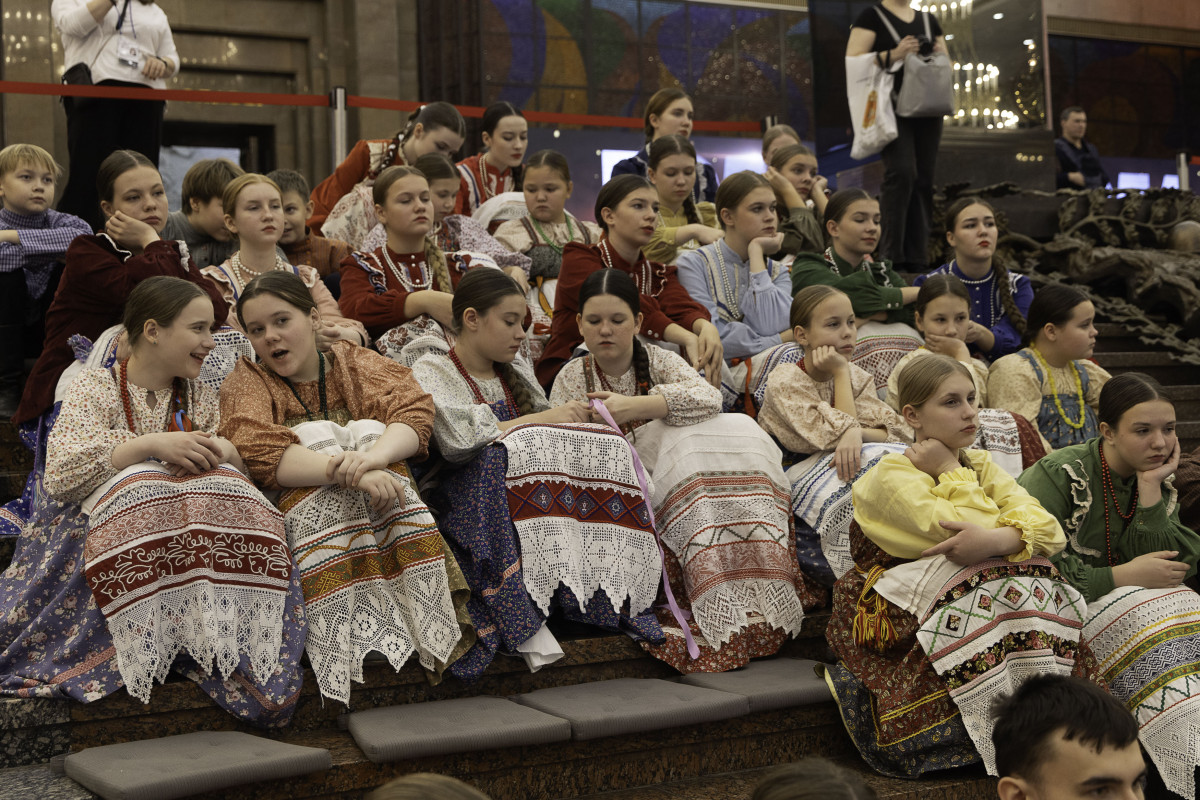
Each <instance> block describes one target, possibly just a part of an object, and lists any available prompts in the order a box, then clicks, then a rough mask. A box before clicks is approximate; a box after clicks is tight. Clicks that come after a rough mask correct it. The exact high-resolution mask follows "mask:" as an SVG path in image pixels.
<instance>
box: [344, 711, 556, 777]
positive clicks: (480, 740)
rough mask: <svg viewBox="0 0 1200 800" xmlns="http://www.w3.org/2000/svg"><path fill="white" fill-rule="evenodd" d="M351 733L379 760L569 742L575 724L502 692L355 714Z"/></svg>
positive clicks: (352, 716) (368, 752)
mask: <svg viewBox="0 0 1200 800" xmlns="http://www.w3.org/2000/svg"><path fill="white" fill-rule="evenodd" d="M349 728H350V735H351V736H353V737H354V741H356V742H357V743H358V746H359V747H360V748H362V751H363V752H364V753H365V754H366V756H367V758H369V759H371V760H372V761H374V762H375V763H376V764H382V763H385V762H388V761H397V760H399V759H402V758H419V757H421V756H436V755H443V754H446V753H467V752H470V751H472V750H486V749H490V748H493V747H517V746H519V745H529V744H549V743H550V742H565V741H567V740H569V739H570V738H571V725H570V723H568V722H567V721H566V720H563V719H558V718H557V717H552V716H549V715H547V714H543V713H541V712H540V711H535V710H533V709H532V708H525V707H523V706H519V705H517V704H516V703H513V702H510V701H509V700H506V699H504V698H502V697H463V698H460V699H457V700H438V701H435V702H429V703H413V704H412V705H404V706H391V707H388V708H372V709H370V710H369V711H359V712H356V713H354V714H351V715H350V718H349Z"/></svg>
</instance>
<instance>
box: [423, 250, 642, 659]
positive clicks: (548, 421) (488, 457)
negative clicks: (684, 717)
mask: <svg viewBox="0 0 1200 800" xmlns="http://www.w3.org/2000/svg"><path fill="white" fill-rule="evenodd" d="M453 313H454V325H455V330H456V333H457V339H456V341H455V344H454V346H453V347H452V348H450V347H447V346H446V345H445V343H444V342H441V341H437V340H433V339H432V338H431V337H426V338H425V339H422V340H421V342H420V343H419V344H424V345H427V347H426V352H425V353H424V354H423V355H422V356H421V357H420V358H419V359H418V360H417V361H416V363H415V365H414V366H413V373H414V374H415V375H416V376H417V379H418V380H419V381H420V382H421V385H422V386H423V387H425V389H426V391H428V392H430V393H431V394H432V395H433V399H434V402H435V404H436V408H437V415H436V417H435V420H434V439H435V441H436V443H437V446H438V449H439V450H440V452H441V455H442V456H443V457H444V458H445V459H446V460H447V461H448V462H450V463H451V464H459V465H462V466H460V467H459V468H457V469H454V470H451V471H449V472H446V473H443V474H442V475H441V483H440V484H439V486H438V488H437V490H436V495H437V498H436V499H435V500H434V504H435V506H436V507H437V508H438V510H439V511H440V512H441V516H440V524H441V528H442V531H443V533H444V534H445V535H446V537H447V538H448V540H449V541H450V542H451V546H452V548H453V550H454V555H455V556H456V558H457V559H458V563H459V564H461V565H462V567H463V570H464V572H466V574H467V580H468V583H470V585H471V589H472V597H471V601H472V604H471V616H472V620H473V622H474V624H475V629H476V630H477V631H479V646H478V647H477V649H476V650H475V651H474V652H473V653H472V654H469V655H468V658H467V659H465V660H464V661H463V662H461V664H457V665H455V666H454V667H452V668H451V669H452V670H454V671H455V674H457V675H459V677H463V678H472V677H474V676H475V675H477V674H478V672H479V671H481V670H482V669H483V668H484V667H485V666H486V665H487V663H488V662H489V661H490V660H491V658H492V656H493V654H494V653H495V652H496V651H497V650H500V649H502V650H504V651H505V652H510V653H512V652H520V653H522V654H523V655H525V657H526V658H527V660H528V661H529V663H530V665H531V666H533V667H536V666H538V665H540V664H542V663H546V662H548V661H551V660H554V658H556V657H558V656H559V655H561V650H560V649H559V648H558V646H557V644H556V643H555V642H554V639H553V636H552V635H551V634H550V633H549V631H548V630H546V629H545V627H544V620H545V615H546V614H548V613H549V612H550V610H551V608H552V606H554V605H557V606H559V607H560V608H561V610H562V611H563V612H564V613H566V614H567V615H568V616H571V617H574V618H576V619H579V620H580V621H583V622H589V623H593V624H597V625H601V626H604V627H606V628H610V629H616V628H617V627H618V626H622V627H625V628H626V629H628V628H630V627H632V629H633V630H634V631H636V632H637V634H638V635H639V636H641V637H643V638H648V639H651V640H654V641H660V640H661V639H662V630H661V629H660V628H659V626H658V623H657V622H656V621H655V619H654V615H653V614H652V613H651V612H650V611H649V606H650V605H651V604H652V603H653V602H654V598H655V595H656V594H657V591H658V585H659V580H660V577H661V566H660V560H659V559H660V557H659V554H658V547H657V544H656V543H655V538H654V531H653V529H652V527H651V525H650V519H649V514H648V513H647V510H646V507H645V503H646V499H645V498H644V497H643V495H642V493H641V490H640V488H639V486H638V479H637V476H636V474H635V472H634V469H633V464H632V460H631V459H632V455H631V453H630V450H629V444H628V442H626V441H625V439H624V438H623V437H622V436H621V434H620V432H619V431H614V430H613V429H611V428H609V427H607V426H597V425H590V424H585V423H587V422H588V421H589V420H590V419H591V412H590V409H589V408H588V406H587V404H586V403H585V402H583V401H581V400H574V401H571V402H568V403H565V404H564V405H561V406H558V407H557V408H551V407H550V404H549V403H548V402H547V401H546V397H545V395H544V394H543V393H542V391H541V388H540V387H539V386H538V385H537V381H536V380H535V379H534V377H533V375H532V374H530V373H529V371H528V370H527V369H526V368H524V367H520V366H517V365H516V364H514V363H513V359H514V358H515V356H516V354H517V351H518V350H519V349H520V347H521V344H522V341H523V340H524V338H525V332H524V329H523V325H522V323H523V321H524V319H525V313H526V307H525V297H524V294H523V293H522V292H521V289H520V287H518V286H517V285H516V283H514V282H513V281H512V279H510V278H508V277H507V276H505V275H502V274H501V273H499V272H498V271H495V270H472V271H470V272H468V273H467V275H466V276H465V277H464V278H463V280H462V283H461V284H460V285H459V288H458V291H457V292H456V293H455V295H454V311H453ZM415 346H416V345H414V347H415ZM553 423H558V424H553ZM600 581H603V583H604V589H601V587H600ZM560 583H561V584H563V585H564V587H565V588H564V589H561V590H560V589H559V584H560Z"/></svg>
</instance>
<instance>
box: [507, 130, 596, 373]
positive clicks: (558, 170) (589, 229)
mask: <svg viewBox="0 0 1200 800" xmlns="http://www.w3.org/2000/svg"><path fill="white" fill-rule="evenodd" d="M574 189H575V185H574V184H573V183H571V169H570V167H569V166H568V165H567V159H566V158H564V157H563V155H562V153H558V152H556V151H554V150H540V151H538V152H536V153H534V154H533V155H532V156H530V158H529V160H528V162H527V163H526V164H525V175H524V186H523V191H524V193H525V205H526V206H527V207H528V208H529V216H527V217H523V218H522V219H519V220H509V221H508V222H505V223H503V224H502V225H501V226H500V227H499V228H497V229H496V241H498V242H500V244H502V245H504V246H505V247H507V248H508V249H509V250H511V251H513V252H514V253H523V254H525V255H526V256H527V257H528V258H529V259H530V260H531V262H532V263H531V264H530V268H529V277H530V280H531V281H532V283H533V286H531V287H522V288H523V289H525V291H526V294H527V297H528V301H529V311H530V313H531V314H532V315H533V326H532V328H531V329H530V350H531V352H532V354H533V357H534V358H535V359H536V358H538V357H539V356H540V355H541V354H542V351H543V350H544V349H545V346H546V341H547V340H548V339H549V338H550V321H551V318H552V317H553V316H554V296H555V290H556V289H557V287H558V272H559V270H560V269H561V267H562V257H563V248H564V247H566V246H567V245H568V244H570V243H571V242H582V243H583V244H593V243H595V242H598V241H600V237H601V236H602V235H603V233H602V232H601V230H600V227H599V226H598V225H596V223H594V222H581V221H580V220H579V219H577V218H576V217H575V216H574V215H573V214H571V213H570V212H569V211H567V209H566V203H567V200H568V199H570V197H571V193H572V192H573V191H574ZM517 283H520V281H519V280H518V281H517Z"/></svg>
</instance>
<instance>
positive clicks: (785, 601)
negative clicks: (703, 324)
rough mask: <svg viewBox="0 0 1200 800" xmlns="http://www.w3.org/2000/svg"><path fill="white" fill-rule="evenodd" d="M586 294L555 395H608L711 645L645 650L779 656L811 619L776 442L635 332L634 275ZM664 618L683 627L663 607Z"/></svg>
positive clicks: (724, 659)
mask: <svg viewBox="0 0 1200 800" xmlns="http://www.w3.org/2000/svg"><path fill="white" fill-rule="evenodd" d="M747 174H750V173H747ZM756 177H759V179H760V180H761V176H756ZM729 183H730V181H728V180H727V181H726V182H725V183H722V184H721V188H720V189H719V190H718V196H719V195H720V193H721V192H724V191H726V189H727V188H728V186H729ZM579 300H580V306H581V310H580V313H579V314H578V315H577V317H576V321H577V323H578V325H579V330H580V332H581V334H582V335H583V339H584V341H585V342H586V343H587V346H588V351H589V352H588V355H586V356H584V357H583V358H576V359H573V360H572V361H570V362H568V363H567V365H566V366H565V367H564V368H563V370H562V372H560V373H559V374H558V377H557V378H556V379H555V381H554V390H553V391H552V392H551V394H550V402H552V403H554V404H555V405H562V404H567V403H571V402H584V403H586V402H588V401H589V400H600V401H601V402H602V403H603V404H604V406H605V407H606V408H607V410H608V412H609V413H610V414H611V415H612V417H613V421H615V422H616V423H617V424H618V425H620V426H622V430H624V431H626V435H627V437H628V438H629V440H630V441H631V442H632V443H633V445H634V447H635V448H636V449H637V452H638V455H639V456H640V457H641V459H642V462H643V463H644V464H645V465H646V468H647V469H648V470H649V471H650V475H651V477H652V478H653V482H654V496H653V501H654V508H655V518H656V520H657V522H658V529H659V532H660V534H661V536H662V539H663V542H664V543H665V545H666V547H667V548H668V551H669V553H670V554H671V555H670V556H669V558H670V559H671V560H672V561H673V562H674V563H673V564H670V565H669V566H668V574H669V575H672V576H673V580H674V590H675V597H677V598H679V599H680V600H687V603H688V605H689V606H690V611H691V613H692V620H693V623H692V633H693V635H694V636H695V637H696V640H697V642H698V643H699V642H703V643H704V644H703V646H702V647H701V655H700V658H699V659H696V660H692V659H689V658H688V657H687V653H686V649H685V648H684V646H683V639H682V636H681V635H680V634H676V635H675V636H671V637H668V640H667V642H666V643H665V644H663V645H643V646H644V647H645V648H646V650H647V651H649V652H650V653H651V654H652V655H654V656H655V657H657V658H661V659H663V660H664V661H666V662H667V663H669V664H671V665H672V666H674V667H675V668H676V669H678V670H680V671H681V672H720V671H724V670H728V669H734V668H736V667H739V666H744V665H745V664H746V663H747V662H748V661H749V659H751V658H757V657H762V656H769V655H773V654H774V653H775V652H776V651H777V650H778V649H779V647H780V646H781V645H782V644H783V642H784V641H785V640H786V639H787V638H788V637H789V636H794V635H795V634H796V633H797V632H798V631H799V630H800V625H801V620H802V618H803V615H804V609H803V605H802V602H801V598H800V597H799V596H798V590H802V589H803V588H804V587H803V584H802V583H801V582H800V578H799V576H798V571H797V569H796V558H795V554H794V552H792V551H793V548H794V544H793V539H792V535H791V527H790V516H791V512H790V509H789V503H788V499H789V494H788V482H787V478H786V477H785V476H784V474H783V470H782V468H781V466H780V463H781V462H780V453H779V448H778V447H777V446H776V445H775V444H774V442H772V441H771V439H770V437H769V436H767V435H766V434H765V433H764V432H763V430H762V428H760V427H758V426H757V425H755V424H754V422H753V421H752V420H751V419H750V418H749V417H747V416H745V415H744V414H720V413H718V412H719V411H720V410H721V394H720V392H719V391H717V390H716V389H715V388H713V387H712V386H710V385H709V384H707V383H705V381H704V379H703V378H701V377H700V376H699V375H698V374H697V373H696V371H695V370H694V369H692V368H691V367H690V366H688V364H687V362H686V361H684V360H683V359H682V358H680V357H679V356H677V355H675V354H674V353H672V352H670V351H667V350H664V349H663V348H661V347H646V346H644V345H643V344H642V343H641V342H639V341H638V340H637V337H636V334H637V331H638V329H639V328H640V327H641V323H642V318H641V311H640V298H639V295H638V291H637V287H636V286H635V285H634V283H633V280H632V279H631V278H630V277H629V276H628V275H627V274H625V273H623V272H620V271H618V270H599V271H597V272H593V273H592V274H591V275H589V276H588V279H587V280H586V281H584V282H583V287H582V288H581V289H580V292H579ZM735 495H736V497H737V501H736V502H732V501H731V498H732V497H734V496H735ZM659 622H660V623H661V624H662V625H663V626H664V627H678V625H679V623H678V622H677V621H676V620H674V619H673V618H672V615H671V614H670V613H669V612H666V611H665V610H664V611H662V612H660V613H659Z"/></svg>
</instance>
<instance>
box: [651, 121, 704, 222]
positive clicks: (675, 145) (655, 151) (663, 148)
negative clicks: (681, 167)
mask: <svg viewBox="0 0 1200 800" xmlns="http://www.w3.org/2000/svg"><path fill="white" fill-rule="evenodd" d="M667 156H690V157H691V159H692V161H694V162H695V164H696V180H699V179H700V169H701V167H700V162H699V160H697V158H696V148H695V147H694V146H693V145H692V143H691V142H690V141H688V140H687V139H685V138H684V137H682V136H680V135H678V134H673V135H671V136H660V137H659V138H657V139H655V140H654V141H653V142H652V143H651V144H650V152H649V154H648V158H647V161H646V164H647V166H649V167H650V169H653V170H657V169H658V165H659V164H661V163H662V160H663V159H664V158H666V157H667ZM683 213H684V215H685V216H687V221H688V223H689V224H692V225H696V224H699V223H700V222H701V219H700V212H699V211H697V210H696V201H695V200H694V199H693V195H691V194H689V195H688V196H687V199H686V200H684V201H683Z"/></svg>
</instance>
